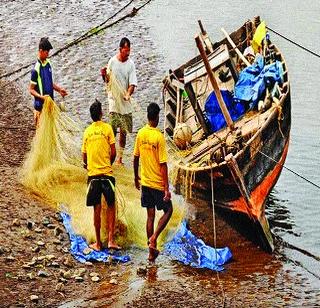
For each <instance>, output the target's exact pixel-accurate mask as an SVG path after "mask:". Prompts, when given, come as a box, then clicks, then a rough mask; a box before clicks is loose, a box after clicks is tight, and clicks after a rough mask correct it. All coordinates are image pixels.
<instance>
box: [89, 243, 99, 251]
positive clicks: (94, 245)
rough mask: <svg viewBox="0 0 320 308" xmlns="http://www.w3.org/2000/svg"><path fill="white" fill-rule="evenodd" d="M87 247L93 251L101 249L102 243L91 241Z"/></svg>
mask: <svg viewBox="0 0 320 308" xmlns="http://www.w3.org/2000/svg"><path fill="white" fill-rule="evenodd" d="M89 247H90V248H91V249H93V250H95V251H101V249H102V244H101V243H99V244H98V243H92V244H90V245H89Z"/></svg>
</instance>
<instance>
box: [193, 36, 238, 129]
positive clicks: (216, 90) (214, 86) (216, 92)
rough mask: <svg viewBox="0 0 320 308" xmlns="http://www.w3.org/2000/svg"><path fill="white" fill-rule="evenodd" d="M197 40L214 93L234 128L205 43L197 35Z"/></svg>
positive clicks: (232, 127)
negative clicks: (205, 48)
mask: <svg viewBox="0 0 320 308" xmlns="http://www.w3.org/2000/svg"><path fill="white" fill-rule="evenodd" d="M195 40H196V44H197V47H198V49H199V51H200V55H201V57H202V60H203V63H204V66H205V68H206V71H207V73H208V76H209V79H210V82H211V85H212V87H213V90H214V93H215V94H216V97H217V100H218V103H219V106H220V108H221V111H222V114H223V116H224V118H225V120H226V122H227V125H228V127H229V128H230V129H231V130H233V129H234V124H233V121H232V119H231V116H230V114H229V111H228V109H227V107H226V104H225V102H224V100H223V98H222V95H221V92H220V89H219V86H218V83H217V81H216V79H215V77H214V75H213V72H212V69H211V66H210V63H209V60H208V58H207V55H206V52H205V50H204V48H203V45H202V43H201V39H200V37H199V36H198V35H197V36H196V37H195Z"/></svg>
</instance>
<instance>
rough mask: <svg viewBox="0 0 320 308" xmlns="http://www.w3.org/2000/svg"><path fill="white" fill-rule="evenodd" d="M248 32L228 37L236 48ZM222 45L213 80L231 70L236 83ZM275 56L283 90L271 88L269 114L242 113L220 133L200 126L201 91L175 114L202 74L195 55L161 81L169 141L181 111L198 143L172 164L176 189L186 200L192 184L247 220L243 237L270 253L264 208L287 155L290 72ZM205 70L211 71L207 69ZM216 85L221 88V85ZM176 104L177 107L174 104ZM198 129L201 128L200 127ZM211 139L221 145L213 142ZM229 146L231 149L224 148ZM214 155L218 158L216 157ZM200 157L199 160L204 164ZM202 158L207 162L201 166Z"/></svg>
mask: <svg viewBox="0 0 320 308" xmlns="http://www.w3.org/2000/svg"><path fill="white" fill-rule="evenodd" d="M247 34H248V26H247V25H245V26H242V27H241V28H239V29H238V30H237V31H235V32H233V33H232V34H231V36H232V38H233V40H234V41H235V42H236V43H238V45H239V44H240V45H241V46H242V44H243V42H245V41H246V35H247ZM223 44H225V40H222V41H221V42H219V43H215V44H213V45H212V46H213V47H214V51H211V53H210V54H209V57H210V61H211V63H210V64H209V65H210V66H211V69H212V71H213V72H214V74H215V75H216V76H217V75H218V70H221V68H222V70H223V69H224V70H227V69H230V71H231V74H232V78H233V79H234V80H235V82H236V79H237V72H236V70H234V65H233V60H232V57H233V56H231V55H230V59H229V55H228V52H227V51H226V47H225V46H226V45H223ZM228 48H230V47H228ZM243 49H244V48H242V51H243ZM229 51H230V50H229ZM277 51H278V50H277ZM277 55H278V59H279V61H281V63H282V65H283V70H284V74H283V77H284V78H283V79H284V80H283V81H284V82H283V84H282V87H281V90H280V88H279V86H277V85H275V86H274V87H275V89H276V90H277V91H278V93H279V95H278V98H274V101H273V103H272V107H269V110H264V111H258V110H257V111H256V112H255V114H254V115H249V114H248V115H247V114H246V116H247V119H246V118H245V117H244V118H242V119H240V120H238V121H236V122H234V127H232V128H230V127H227V128H224V129H221V130H220V131H218V132H217V133H214V134H211V135H210V134H208V132H207V129H206V127H204V125H205V118H201V114H204V113H205V112H204V107H203V102H202V103H201V99H202V98H201V95H202V96H203V93H202V94H201V95H200V94H199V95H198V96H197V94H196V93H195V95H194V97H193V100H194V103H193V104H192V103H191V105H192V107H193V108H191V107H190V108H189V107H188V106H184V107H183V110H181V107H180V111H179V104H181V102H180V93H181V91H182V90H180V89H186V90H187V92H188V96H189V100H190V101H192V98H191V96H190V94H191V95H192V94H193V93H192V90H193V89H192V86H193V88H195V87H197V86H198V85H199V80H200V79H201V78H202V77H201V76H203V74H204V73H205V72H204V66H203V64H201V58H199V56H198V57H196V58H194V59H192V60H190V61H189V62H188V63H186V64H185V65H183V66H181V67H180V68H178V69H177V70H175V71H174V72H173V74H171V76H169V77H167V78H166V79H165V80H164V85H165V86H164V87H165V90H166V93H165V95H164V102H165V110H166V119H165V127H164V131H165V134H166V136H167V138H168V140H169V141H170V142H173V141H174V126H175V125H176V126H177V114H179V117H180V118H182V116H181V114H182V113H184V117H183V118H184V121H185V122H186V123H188V124H189V125H190V126H191V127H192V125H193V130H192V132H193V140H196V141H195V142H194V145H193V147H192V148H191V154H189V155H187V156H186V157H185V158H183V159H182V160H181V161H182V163H181V162H179V163H176V162H174V163H175V165H176V168H177V169H178V176H177V179H176V181H175V184H176V188H177V191H181V192H184V193H185V195H186V197H188V195H190V188H188V187H187V186H188V184H187V183H192V184H191V192H192V194H193V195H194V196H197V197H200V198H202V199H205V200H210V201H212V200H211V199H212V195H213V197H214V204H215V206H217V207H219V208H221V209H222V210H223V211H224V212H229V213H230V216H231V214H232V216H234V215H236V216H237V215H238V217H245V218H246V225H245V227H244V229H246V231H247V232H246V233H248V232H249V233H251V234H253V235H255V236H254V237H255V238H256V239H257V242H258V243H259V245H260V246H261V247H262V248H263V249H264V250H266V251H268V252H271V251H273V249H274V245H273V239H272V235H271V232H270V228H269V224H268V221H267V219H266V217H265V204H266V200H267V197H268V195H269V193H270V192H271V190H272V188H273V187H274V185H275V184H276V182H277V180H278V178H279V176H280V174H281V170H282V167H283V164H284V162H285V159H286V156H287V152H288V147H289V138H290V127H291V102H290V86H289V78H288V72H287V69H286V64H285V61H284V59H283V57H282V55H281V54H280V53H279V51H278V52H277ZM219 61H220V62H219ZM224 65H225V66H224ZM209 69H210V67H209ZM207 72H208V74H209V73H210V71H208V70H207ZM210 74H211V73H210ZM213 78H214V77H213ZM173 79H174V80H173ZM172 80H173V81H172ZM192 80H196V81H193V82H194V83H193V85H192V83H191V82H192ZM203 80H205V79H203ZM190 81H191V82H190ZM202 82H203V81H202ZM219 85H220V86H221V85H222V83H220V84H219ZM179 87H180V89H179ZM200 87H201V83H200ZM206 87H207V86H206ZM213 87H214V85H213ZM175 91H177V92H175ZM215 92H216V91H215ZM208 93H210V92H207V95H208ZM266 97H267V94H266ZM177 102H179V103H178V104H177ZM222 109H223V108H222ZM192 110H193V111H192ZM193 118H198V120H199V121H197V120H196V121H194V120H192V119H193ZM190 119H191V120H190ZM199 123H200V124H199ZM227 123H228V122H227ZM199 126H201V128H202V130H201V129H199ZM199 130H200V133H199ZM237 131H239V132H240V134H239V135H240V139H237V138H238V137H237V133H236V132H237ZM201 133H202V135H201ZM230 133H231V135H232V136H233V137H232V138H233V139H232V138H231V139H232V141H231V142H230V140H229V141H228V138H229V137H230ZM199 135H200V137H199ZM203 136H206V137H205V138H204V137H203ZM215 138H218V139H219V140H220V141H218V142H215V141H214V140H215ZM230 144H231V147H229V148H228V146H229V145H230ZM217 153H218V155H216V154H217ZM219 153H220V154H219ZM199 157H200V158H202V161H201V159H199ZM206 160H207V161H208V162H207V163H205V161H206ZM200 161H201V166H200V167H199V168H198V169H197V170H195V169H194V168H193V167H192V166H193V164H194V163H198V164H200V163H199V162H200ZM202 165H204V167H202ZM188 177H189V179H188ZM190 178H192V179H190ZM179 179H180V180H179ZM186 179H187V180H186Z"/></svg>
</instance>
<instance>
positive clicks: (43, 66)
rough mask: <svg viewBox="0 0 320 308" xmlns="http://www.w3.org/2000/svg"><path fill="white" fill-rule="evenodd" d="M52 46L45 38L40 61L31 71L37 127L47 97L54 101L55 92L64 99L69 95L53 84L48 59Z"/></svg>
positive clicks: (30, 87)
mask: <svg viewBox="0 0 320 308" xmlns="http://www.w3.org/2000/svg"><path fill="white" fill-rule="evenodd" d="M51 49H52V45H51V43H50V42H49V40H48V38H47V37H43V38H41V40H40V43H39V51H38V60H37V62H36V64H35V65H34V67H33V69H32V71H31V81H30V86H29V92H30V94H31V95H32V96H34V119H35V124H36V127H38V125H39V118H40V113H41V110H42V106H43V102H44V99H45V96H46V95H49V96H50V97H51V98H52V99H54V95H53V92H54V90H55V91H57V92H59V93H60V94H61V96H62V97H64V96H66V95H67V94H68V93H67V91H66V90H65V89H63V88H61V87H60V86H58V85H57V84H56V83H54V82H53V78H52V67H51V64H50V61H49V60H48V59H47V58H48V56H49V51H50V50H51Z"/></svg>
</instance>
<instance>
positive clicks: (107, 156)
mask: <svg viewBox="0 0 320 308" xmlns="http://www.w3.org/2000/svg"><path fill="white" fill-rule="evenodd" d="M90 114H91V118H92V120H93V123H92V124H91V125H90V126H89V127H87V128H86V130H85V131H84V135H83V143H82V158H83V163H84V168H86V169H87V170H88V186H89V187H88V192H87V206H93V207H94V215H93V220H94V227H95V233H96V242H95V243H94V244H92V245H90V247H91V248H92V249H94V250H101V249H102V243H101V239H100V227H101V195H102V194H103V195H104V197H105V200H106V202H107V204H108V208H107V224H108V248H109V249H121V247H120V246H118V245H117V244H116V243H115V242H114V229H115V216H116V215H115V214H116V209H115V191H114V190H115V178H114V177H113V171H112V164H113V162H114V160H115V158H116V147H115V137H114V134H113V130H112V127H111V126H110V125H109V124H107V123H104V122H103V121H101V119H102V108H101V103H100V102H99V101H96V102H95V103H93V104H92V105H91V106H90Z"/></svg>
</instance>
